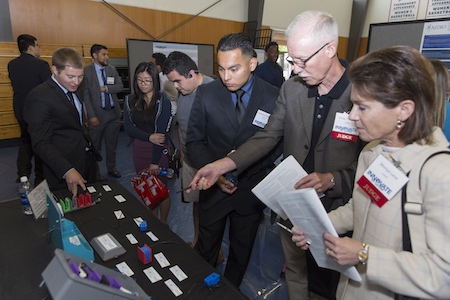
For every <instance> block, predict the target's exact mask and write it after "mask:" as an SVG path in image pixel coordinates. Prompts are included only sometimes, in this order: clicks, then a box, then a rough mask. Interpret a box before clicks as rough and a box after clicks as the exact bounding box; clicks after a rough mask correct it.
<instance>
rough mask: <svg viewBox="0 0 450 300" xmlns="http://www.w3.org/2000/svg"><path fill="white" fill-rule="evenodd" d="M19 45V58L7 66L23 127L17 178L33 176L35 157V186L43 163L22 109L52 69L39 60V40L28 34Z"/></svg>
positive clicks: (38, 180)
mask: <svg viewBox="0 0 450 300" xmlns="http://www.w3.org/2000/svg"><path fill="white" fill-rule="evenodd" d="M17 46H18V47H19V51H20V56H19V57H17V58H15V59H13V60H12V61H10V62H9V63H8V74H9V79H10V80H11V85H12V88H13V91H14V96H13V108H14V115H15V116H16V119H17V122H18V123H19V126H20V145H19V153H18V155H17V175H19V177H18V178H20V177H21V176H27V177H28V178H29V177H30V174H31V168H32V165H31V160H32V159H33V156H34V172H35V174H36V176H35V185H36V184H38V183H40V182H41V181H42V179H43V175H42V161H41V160H40V158H39V157H38V156H36V155H34V152H33V149H32V148H31V138H30V134H29V133H28V125H27V123H26V122H25V121H24V119H23V107H24V104H25V97H26V96H27V95H28V93H29V92H30V91H31V90H32V89H33V88H34V87H36V86H38V85H39V84H41V83H43V82H44V81H46V80H47V79H48V78H49V77H50V76H51V73H50V67H49V65H48V63H47V62H46V61H44V60H41V59H39V56H40V52H41V51H40V47H39V44H38V42H37V39H36V38H35V37H34V36H31V35H29V34H22V35H19V37H17Z"/></svg>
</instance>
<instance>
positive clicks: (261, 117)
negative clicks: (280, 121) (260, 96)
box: [252, 109, 270, 128]
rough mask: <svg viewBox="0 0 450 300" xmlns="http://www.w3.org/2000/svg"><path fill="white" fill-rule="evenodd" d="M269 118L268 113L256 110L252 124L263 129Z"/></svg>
mask: <svg viewBox="0 0 450 300" xmlns="http://www.w3.org/2000/svg"><path fill="white" fill-rule="evenodd" d="M269 117H270V114H269V113H268V112H265V111H263V110H260V109H258V111H257V112H256V115H255V118H254V119H253V123H252V124H253V125H256V126H258V127H261V128H264V126H266V124H267V121H269Z"/></svg>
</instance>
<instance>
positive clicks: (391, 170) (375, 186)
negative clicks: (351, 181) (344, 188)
mask: <svg viewBox="0 0 450 300" xmlns="http://www.w3.org/2000/svg"><path fill="white" fill-rule="evenodd" d="M408 180H409V179H408V177H407V176H406V175H405V174H404V173H403V172H402V171H400V170H399V169H398V168H396V167H395V166H394V165H393V164H392V163H391V162H390V161H388V160H387V159H386V158H385V157H384V156H383V155H381V154H380V155H378V157H377V158H376V159H375V160H374V161H373V163H372V164H371V165H370V166H369V168H367V170H366V171H365V172H364V174H363V175H362V176H361V178H360V179H358V181H357V182H356V183H357V184H358V185H359V187H360V188H362V189H363V191H364V192H365V193H366V194H367V195H368V196H369V197H370V199H372V201H373V202H374V203H375V204H376V205H378V206H379V207H382V206H383V205H384V204H385V203H386V202H387V201H389V200H391V199H392V198H393V197H394V196H395V195H396V194H397V193H398V191H399V190H400V189H401V188H402V187H403V186H404V185H405V184H406V183H407V182H408Z"/></svg>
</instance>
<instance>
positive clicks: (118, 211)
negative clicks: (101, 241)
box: [114, 210, 125, 220]
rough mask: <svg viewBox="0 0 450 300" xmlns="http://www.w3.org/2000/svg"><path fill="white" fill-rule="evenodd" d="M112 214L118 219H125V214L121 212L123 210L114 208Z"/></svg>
mask: <svg viewBox="0 0 450 300" xmlns="http://www.w3.org/2000/svg"><path fill="white" fill-rule="evenodd" d="M114 214H115V215H116V218H117V219H118V220H120V219H125V215H124V214H123V212H122V211H121V210H115V211H114Z"/></svg>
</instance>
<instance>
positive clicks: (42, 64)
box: [8, 53, 51, 121]
mask: <svg viewBox="0 0 450 300" xmlns="http://www.w3.org/2000/svg"><path fill="white" fill-rule="evenodd" d="M8 73H9V79H10V80H11V85H12V88H13V91H14V96H13V107H14V114H15V115H16V119H17V120H19V121H22V120H23V107H24V105H25V98H26V96H27V95H28V93H29V92H30V91H31V90H32V89H33V88H35V87H36V86H38V85H40V84H41V83H43V82H44V81H46V80H47V79H48V78H49V77H50V76H51V72H50V67H49V65H48V63H47V62H46V61H45V60H42V59H38V58H36V57H34V56H33V55H31V54H28V53H22V54H20V56H19V57H17V58H15V59H13V60H12V61H10V62H9V63H8Z"/></svg>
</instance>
